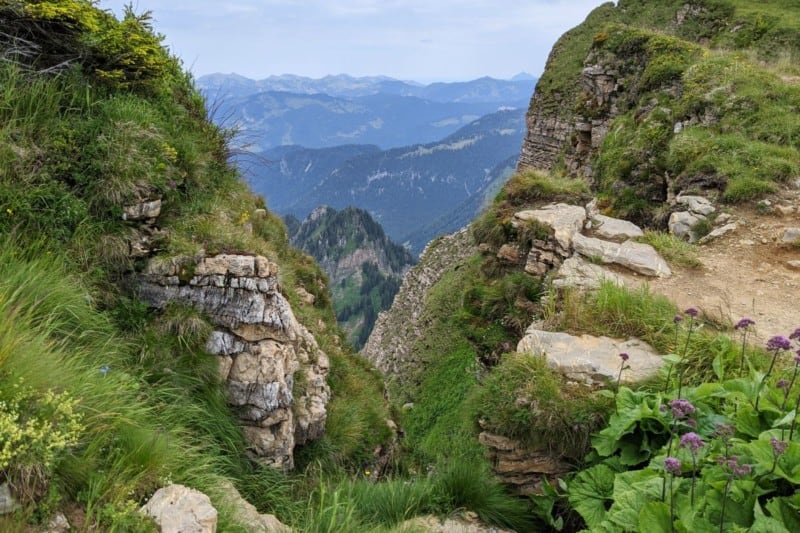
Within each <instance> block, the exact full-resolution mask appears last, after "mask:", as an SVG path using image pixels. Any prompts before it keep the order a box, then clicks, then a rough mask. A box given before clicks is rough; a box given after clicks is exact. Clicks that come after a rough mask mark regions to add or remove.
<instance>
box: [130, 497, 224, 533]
mask: <svg viewBox="0 0 800 533" xmlns="http://www.w3.org/2000/svg"><path fill="white" fill-rule="evenodd" d="M141 512H142V513H144V514H146V515H147V516H149V517H151V518H152V519H153V520H154V521H155V523H156V524H157V525H158V528H159V531H161V533H214V532H215V531H217V510H216V509H214V506H213V505H211V500H210V499H209V498H208V496H206V495H205V494H203V493H202V492H200V491H197V490H194V489H190V488H188V487H184V486H183V485H169V486H167V487H164V488H161V489H158V490H157V491H156V493H155V494H153V496H152V498H150V500H148V502H147V503H146V504H144V507H142V509H141Z"/></svg>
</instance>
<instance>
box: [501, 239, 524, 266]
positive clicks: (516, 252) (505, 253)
mask: <svg viewBox="0 0 800 533" xmlns="http://www.w3.org/2000/svg"><path fill="white" fill-rule="evenodd" d="M497 258H498V259H499V260H500V261H502V262H504V263H510V264H512V265H514V264H517V263H519V262H520V261H521V260H522V257H521V253H520V249H519V246H516V245H514V244H504V245H503V246H501V247H500V249H499V250H498V251H497Z"/></svg>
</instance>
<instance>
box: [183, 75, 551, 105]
mask: <svg viewBox="0 0 800 533" xmlns="http://www.w3.org/2000/svg"><path fill="white" fill-rule="evenodd" d="M535 85H536V78H535V77H533V76H531V75H530V74H527V73H524V72H523V73H520V74H517V75H516V76H514V78H512V79H511V80H498V79H495V78H490V77H488V76H485V77H483V78H478V79H475V80H471V81H464V82H436V83H431V84H429V85H424V84H422V83H417V82H415V81H401V80H397V79H394V78H389V77H386V76H366V77H353V76H348V75H347V74H339V75H336V76H325V77H324V78H318V79H314V78H307V77H304V76H295V75H293V74H283V75H281V76H270V77H268V78H265V79H262V80H253V79H250V78H246V77H244V76H240V75H238V74H208V75H205V76H200V77H199V78H198V79H197V86H198V88H200V90H201V91H203V93H204V94H205V95H206V96H208V97H209V98H210V101H212V102H214V101H216V100H218V99H219V98H241V97H243V96H250V95H253V94H257V93H263V92H271V91H277V92H289V93H297V94H327V95H329V96H335V97H341V98H357V97H360V96H370V95H374V94H393V95H396V96H415V97H417V98H422V99H424V100H431V101H434V102H462V103H495V104H499V105H505V104H508V103H509V102H516V101H525V102H527V101H528V100H530V97H531V94H532V93H533V87H534V86H535Z"/></svg>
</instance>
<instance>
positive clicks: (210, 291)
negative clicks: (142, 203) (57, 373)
mask: <svg viewBox="0 0 800 533" xmlns="http://www.w3.org/2000/svg"><path fill="white" fill-rule="evenodd" d="M184 263H191V261H190V260H188V259H186V258H184V259H181V260H178V261H172V262H167V261H163V260H157V261H156V260H153V261H151V262H150V264H148V265H147V266H146V267H145V269H144V274H143V275H142V276H141V277H140V280H139V286H138V292H139V295H140V297H141V298H142V300H144V301H146V302H148V303H149V304H150V305H151V306H153V307H155V308H158V309H161V308H163V307H165V306H166V305H167V304H168V303H169V302H172V301H177V302H182V303H185V304H189V305H192V306H194V307H195V308H197V309H200V310H201V311H203V312H204V313H205V314H206V315H207V316H208V317H209V319H210V320H211V322H212V323H213V324H214V326H215V328H214V331H213V332H212V333H211V335H210V336H209V338H208V340H207V342H206V350H207V351H208V352H209V353H210V354H213V355H214V356H215V357H217V360H218V363H219V369H220V376H221V377H222V378H223V379H224V380H225V386H226V389H227V394H228V403H229V404H230V405H231V407H232V408H233V409H234V411H235V412H236V414H237V415H238V417H239V419H240V420H241V423H242V424H243V425H244V426H245V428H244V434H245V437H246V439H247V442H248V451H249V452H250V454H251V455H252V456H253V458H254V459H255V460H257V461H259V462H261V463H263V464H267V465H271V466H274V467H277V468H282V469H289V468H292V467H293V465H294V460H293V450H294V447H295V445H301V444H304V443H306V442H307V441H309V440H313V439H317V438H319V437H320V436H321V435H322V432H323V430H324V428H325V420H326V418H327V411H326V404H327V402H328V399H329V396H330V389H329V387H328V385H327V383H326V381H325V379H326V376H327V374H328V358H327V356H326V355H325V353H324V352H322V350H320V349H319V346H318V345H317V342H316V340H315V339H314V337H313V336H312V335H311V333H310V332H309V331H308V330H307V329H306V328H305V327H303V326H302V325H301V324H300V323H299V322H298V321H297V319H296V318H295V316H294V313H293V311H292V309H291V307H290V305H289V302H288V301H287V300H286V298H285V297H284V296H283V295H282V294H281V293H280V292H279V291H278V289H277V285H278V282H277V278H276V275H277V268H276V267H275V266H274V265H273V264H272V263H271V262H270V261H268V260H267V259H266V258H263V257H253V256H245V255H233V254H222V255H218V256H213V257H203V258H200V259H199V260H198V261H197V263H196V265H195V267H194V276H193V277H191V279H190V280H189V281H188V283H186V282H179V283H171V282H170V280H172V279H173V278H175V279H177V277H176V276H175V274H176V273H177V272H178V271H180V270H181V269H183V268H185V267H186V265H185V264H184ZM297 372H302V374H303V376H304V378H305V379H304V383H305V386H304V387H303V388H302V390H301V391H300V394H295V392H294V384H295V375H296V373H297Z"/></svg>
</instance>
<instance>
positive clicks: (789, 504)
mask: <svg viewBox="0 0 800 533" xmlns="http://www.w3.org/2000/svg"><path fill="white" fill-rule="evenodd" d="M767 511H769V514H770V516H771V517H772V518H774V519H775V520H778V521H780V522H782V523H783V525H784V526H785V527H786V529H788V530H789V531H800V494H797V493H796V494H795V495H794V496H788V497H783V498H772V499H771V500H770V501H768V502H767Z"/></svg>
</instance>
